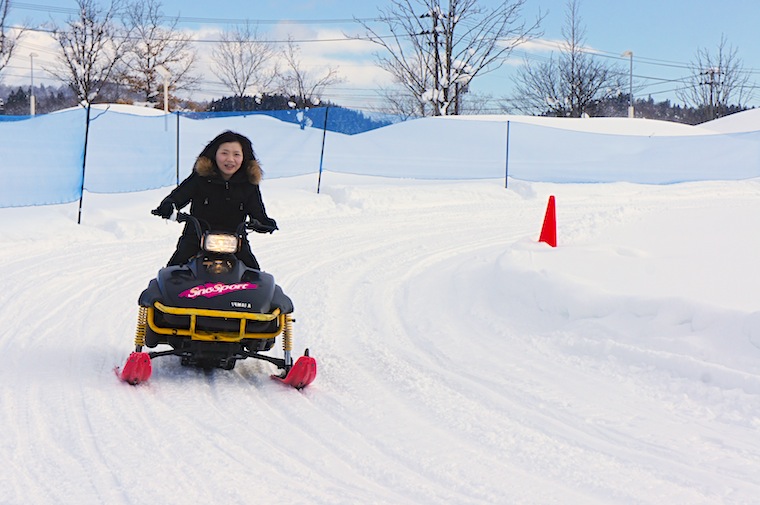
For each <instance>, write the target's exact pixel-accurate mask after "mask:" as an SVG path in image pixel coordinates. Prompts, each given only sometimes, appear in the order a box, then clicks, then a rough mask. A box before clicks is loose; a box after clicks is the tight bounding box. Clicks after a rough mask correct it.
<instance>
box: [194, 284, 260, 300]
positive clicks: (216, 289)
mask: <svg viewBox="0 0 760 505" xmlns="http://www.w3.org/2000/svg"><path fill="white" fill-rule="evenodd" d="M258 287H259V286H258V285H257V284H252V283H250V282H241V283H239V284H222V283H221V282H217V283H216V284H212V283H208V284H203V285H201V286H195V287H194V288H190V289H188V290H186V291H183V292H181V293H180V294H179V297H180V298H190V299H191V300H192V299H193V298H198V297H199V296H203V297H205V298H213V297H215V296H220V295H225V294H227V293H232V292H233V291H244V290H247V289H256V288H258Z"/></svg>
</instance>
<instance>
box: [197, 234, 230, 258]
mask: <svg viewBox="0 0 760 505" xmlns="http://www.w3.org/2000/svg"><path fill="white" fill-rule="evenodd" d="M203 249H204V250H205V251H208V252H215V253H227V254H232V253H235V252H237V250H238V238H237V236H236V235H231V234H229V233H206V235H205V236H204V237H203Z"/></svg>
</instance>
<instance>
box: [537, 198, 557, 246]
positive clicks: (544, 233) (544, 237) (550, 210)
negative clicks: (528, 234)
mask: <svg viewBox="0 0 760 505" xmlns="http://www.w3.org/2000/svg"><path fill="white" fill-rule="evenodd" d="M556 214H557V213H556V210H555V205H554V195H552V196H550V197H549V204H548V205H547V206H546V215H545V216H544V226H543V227H542V228H541V237H540V238H539V239H538V241H539V242H546V243H547V244H549V245H550V246H552V247H557V215H556Z"/></svg>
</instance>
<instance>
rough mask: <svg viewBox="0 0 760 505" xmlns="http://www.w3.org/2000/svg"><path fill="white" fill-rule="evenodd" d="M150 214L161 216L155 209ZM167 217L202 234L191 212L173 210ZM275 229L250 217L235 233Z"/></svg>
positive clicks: (271, 230) (201, 227) (199, 224)
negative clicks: (190, 225)
mask: <svg viewBox="0 0 760 505" xmlns="http://www.w3.org/2000/svg"><path fill="white" fill-rule="evenodd" d="M151 214H153V215H154V216H161V214H160V213H159V212H158V211H157V210H152V211H151ZM167 219H169V220H170V221H177V222H178V223H192V224H193V227H194V228H195V232H196V233H197V234H198V236H199V237H202V236H203V226H202V225H201V222H200V220H199V219H198V218H196V217H195V216H193V215H191V214H187V213H185V212H180V211H178V210H175V211H174V213H172V215H171V216H169V217H168V218H167ZM276 229H277V226H271V225H267V224H264V223H262V222H261V221H259V220H258V219H251V220H250V221H243V222H242V223H240V224H239V225H238V227H237V234H238V235H241V236H242V235H245V234H246V230H251V231H255V232H258V233H273V232H274V231H275V230H276Z"/></svg>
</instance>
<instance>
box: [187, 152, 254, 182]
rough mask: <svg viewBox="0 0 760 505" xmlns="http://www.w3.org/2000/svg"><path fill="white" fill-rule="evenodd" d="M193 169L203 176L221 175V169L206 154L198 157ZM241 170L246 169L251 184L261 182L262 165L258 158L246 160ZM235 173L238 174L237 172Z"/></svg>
mask: <svg viewBox="0 0 760 505" xmlns="http://www.w3.org/2000/svg"><path fill="white" fill-rule="evenodd" d="M193 169H194V170H195V172H196V173H197V174H198V175H200V176H203V177H220V175H219V171H218V170H217V169H216V166H215V165H214V162H213V161H211V159H210V158H207V157H206V156H198V159H197V160H195V167H194V168H193ZM240 170H244V171H245V174H246V175H247V177H248V182H250V183H251V184H259V183H260V182H261V174H262V173H261V165H260V164H259V162H258V160H256V159H252V160H248V161H244V162H243V166H241V167H240ZM238 172H239V171H238ZM235 175H237V172H236V173H235ZM233 177H234V176H233Z"/></svg>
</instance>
